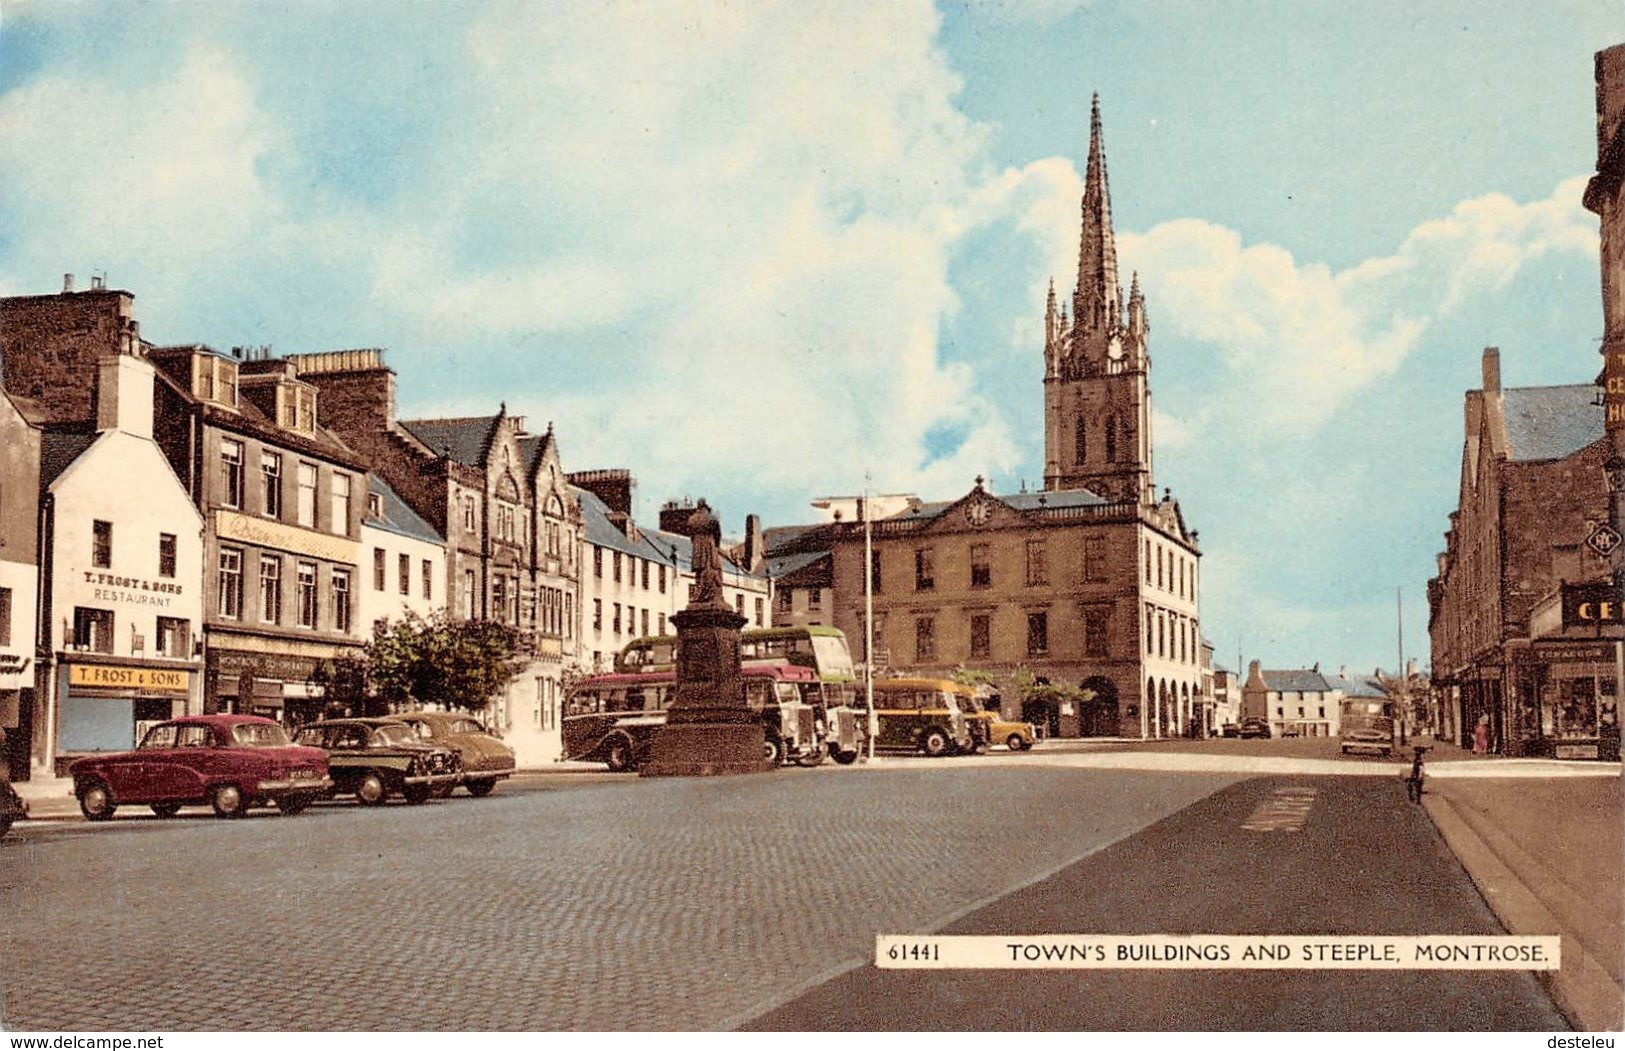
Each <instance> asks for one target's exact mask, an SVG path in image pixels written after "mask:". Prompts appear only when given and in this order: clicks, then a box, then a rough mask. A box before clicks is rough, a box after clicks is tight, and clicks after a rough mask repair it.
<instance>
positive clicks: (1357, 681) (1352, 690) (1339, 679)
mask: <svg viewBox="0 0 1625 1051" xmlns="http://www.w3.org/2000/svg"><path fill="white" fill-rule="evenodd" d="M1326 681H1327V682H1328V683H1330V684H1331V686H1332V688H1333V689H1335V690H1342V691H1343V696H1345V697H1387V696H1388V693H1387V691H1385V690H1383V689H1382V687H1380V686H1378V685H1377V684H1376V682H1375V681H1373V680H1372V679H1368V678H1365V677H1364V676H1361V677H1359V678H1353V679H1351V678H1348V677H1347V676H1343V675H1335V676H1327V677H1326Z"/></svg>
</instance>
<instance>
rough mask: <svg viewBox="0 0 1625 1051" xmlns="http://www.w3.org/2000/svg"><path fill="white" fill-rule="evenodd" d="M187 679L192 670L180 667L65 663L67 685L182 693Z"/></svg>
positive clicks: (189, 677) (186, 684)
mask: <svg viewBox="0 0 1625 1051" xmlns="http://www.w3.org/2000/svg"><path fill="white" fill-rule="evenodd" d="M190 681H191V673H190V672H187V671H184V670H182V669H179V668H130V667H124V666H122V665H117V664H70V665H68V685H69V686H91V687H95V688H98V689H112V690H163V691H166V692H170V693H185V692H187V687H188V686H189V685H190Z"/></svg>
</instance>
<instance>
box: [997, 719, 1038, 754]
mask: <svg viewBox="0 0 1625 1051" xmlns="http://www.w3.org/2000/svg"><path fill="white" fill-rule="evenodd" d="M987 728H988V733H989V735H990V736H991V738H992V740H993V743H994V744H1004V745H1007V746H1008V747H1009V749H1010V750H1011V751H1012V752H1025V751H1026V750H1027V749H1029V748H1031V747H1032V746H1033V745H1034V744H1035V743H1036V742H1037V741H1038V731H1037V730H1035V729H1034V728H1033V724H1032V723H1022V722H1007V721H1006V720H1004V719H1001V718H999V716H998V713H996V712H995V713H994V715H993V719H992V721H991V722H989V723H988V724H987Z"/></svg>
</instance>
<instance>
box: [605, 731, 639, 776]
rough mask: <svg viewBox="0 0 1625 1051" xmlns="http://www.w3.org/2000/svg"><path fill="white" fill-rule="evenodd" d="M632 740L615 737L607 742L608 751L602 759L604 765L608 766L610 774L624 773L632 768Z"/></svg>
mask: <svg viewBox="0 0 1625 1051" xmlns="http://www.w3.org/2000/svg"><path fill="white" fill-rule="evenodd" d="M632 763H633V759H632V742H631V741H629V740H627V739H626V738H625V737H616V738H615V739H614V740H612V741H610V742H609V752H608V754H607V756H606V757H605V759H604V765H605V766H607V767H609V771H610V773H612V774H624V773H625V772H626V771H628V770H630V769H632Z"/></svg>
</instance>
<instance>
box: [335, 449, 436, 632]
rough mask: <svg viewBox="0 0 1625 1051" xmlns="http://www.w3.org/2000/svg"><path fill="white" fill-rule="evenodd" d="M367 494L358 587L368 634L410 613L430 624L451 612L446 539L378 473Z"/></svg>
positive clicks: (362, 621) (371, 478) (369, 481)
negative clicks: (444, 612)
mask: <svg viewBox="0 0 1625 1051" xmlns="http://www.w3.org/2000/svg"><path fill="white" fill-rule="evenodd" d="M367 490H368V491H367V511H366V514H365V515H363V516H362V519H361V560H362V563H363V566H362V581H361V583H360V586H359V587H358V589H357V591H358V596H357V597H358V599H359V601H358V603H357V606H358V610H359V614H358V618H357V619H358V620H359V621H360V624H361V627H362V630H363V631H367V632H370V631H371V630H372V628H373V626H374V625H376V624H378V623H380V622H389V621H399V620H404V619H405V618H406V617H407V616H408V615H415V616H418V617H422V618H424V619H425V620H427V619H429V618H430V617H432V616H434V614H435V613H436V611H438V610H443V609H445V608H446V538H445V537H443V536H441V535H440V533H439V532H438V531H437V530H436V529H435V528H434V526H432V525H430V524H429V523H428V522H425V521H424V520H423V517H422V516H421V515H419V514H418V513H417V512H416V511H414V510H412V508H411V507H410V506H409V505H408V504H407V503H406V501H404V500H402V499H401V498H400V496H399V494H397V493H396V492H395V490H393V489H391V488H390V487H389V483H388V482H386V481H384V480H383V479H382V478H380V477H379V476H378V475H376V474H374V475H369V476H368V477H367Z"/></svg>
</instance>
